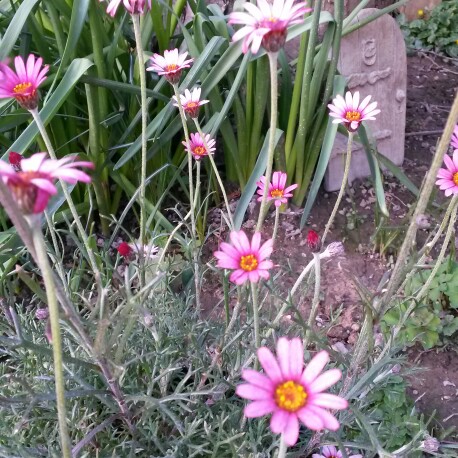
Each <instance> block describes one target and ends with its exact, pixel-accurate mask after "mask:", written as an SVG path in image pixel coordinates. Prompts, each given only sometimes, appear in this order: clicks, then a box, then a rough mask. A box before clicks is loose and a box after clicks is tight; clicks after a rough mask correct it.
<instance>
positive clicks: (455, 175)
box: [453, 172, 458, 186]
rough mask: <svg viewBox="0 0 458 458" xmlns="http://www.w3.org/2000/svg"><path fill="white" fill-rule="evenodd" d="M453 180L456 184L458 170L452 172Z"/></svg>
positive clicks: (457, 182)
mask: <svg viewBox="0 0 458 458" xmlns="http://www.w3.org/2000/svg"><path fill="white" fill-rule="evenodd" d="M453 182H454V183H455V184H456V185H457V186H458V172H455V173H454V174H453Z"/></svg>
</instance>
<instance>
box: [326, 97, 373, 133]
mask: <svg viewBox="0 0 458 458" xmlns="http://www.w3.org/2000/svg"><path fill="white" fill-rule="evenodd" d="M371 98H372V96H371V95H368V96H367V97H366V98H365V99H364V100H363V101H362V102H361V103H359V92H358V91H357V92H355V94H354V95H352V94H351V92H350V91H348V92H347V93H346V94H345V99H344V98H343V97H342V96H341V95H340V94H339V95H337V97H336V98H335V99H334V100H333V101H332V103H330V104H329V105H328V108H329V109H330V110H331V112H330V113H329V116H332V117H333V118H336V119H334V121H332V122H333V123H334V124H336V123H337V124H340V123H342V124H344V126H345V127H346V128H347V129H348V130H349V131H350V132H355V131H356V130H358V127H359V125H360V124H361V123H362V122H363V121H367V120H369V119H372V120H374V119H375V115H377V114H379V113H380V110H376V107H377V102H372V103H369V101H370V100H371Z"/></svg>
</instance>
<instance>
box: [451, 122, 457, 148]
mask: <svg viewBox="0 0 458 458" xmlns="http://www.w3.org/2000/svg"><path fill="white" fill-rule="evenodd" d="M450 144H451V145H452V148H453V149H458V124H457V125H456V126H455V128H454V129H453V134H452V140H451V141H450Z"/></svg>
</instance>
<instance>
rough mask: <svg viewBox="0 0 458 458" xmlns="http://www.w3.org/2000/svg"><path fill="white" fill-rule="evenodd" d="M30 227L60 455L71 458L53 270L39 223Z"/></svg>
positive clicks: (33, 222)
mask: <svg viewBox="0 0 458 458" xmlns="http://www.w3.org/2000/svg"><path fill="white" fill-rule="evenodd" d="M30 223H31V224H30V227H31V229H32V237H33V243H34V246H35V250H36V253H37V261H38V266H39V267H40V270H41V272H42V275H43V281H44V284H45V289H46V298H47V302H48V309H49V321H50V323H51V333H52V353H53V358H54V380H55V384H56V401H57V418H58V422H59V433H60V441H61V446H62V456H63V457H64V458H71V456H72V455H71V450H72V448H71V441H70V437H69V435H68V429H67V415H66V411H65V379H64V371H63V362H62V337H61V335H60V325H59V305H58V301H57V297H56V295H55V284H54V278H53V272H52V269H51V266H50V264H49V261H48V254H47V252H46V246H45V243H44V240H43V234H42V233H41V225H40V224H36V222H35V221H30Z"/></svg>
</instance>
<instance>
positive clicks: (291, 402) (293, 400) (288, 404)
mask: <svg viewBox="0 0 458 458" xmlns="http://www.w3.org/2000/svg"><path fill="white" fill-rule="evenodd" d="M306 402H307V393H306V392H305V390H304V387H303V386H302V385H300V384H299V383H296V382H293V381H292V380H289V381H287V382H285V383H282V384H280V385H278V386H277V388H276V389H275V403H276V404H277V406H278V407H280V409H283V410H286V411H288V412H297V411H298V410H299V409H301V408H302V407H304V406H305V403H306Z"/></svg>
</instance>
